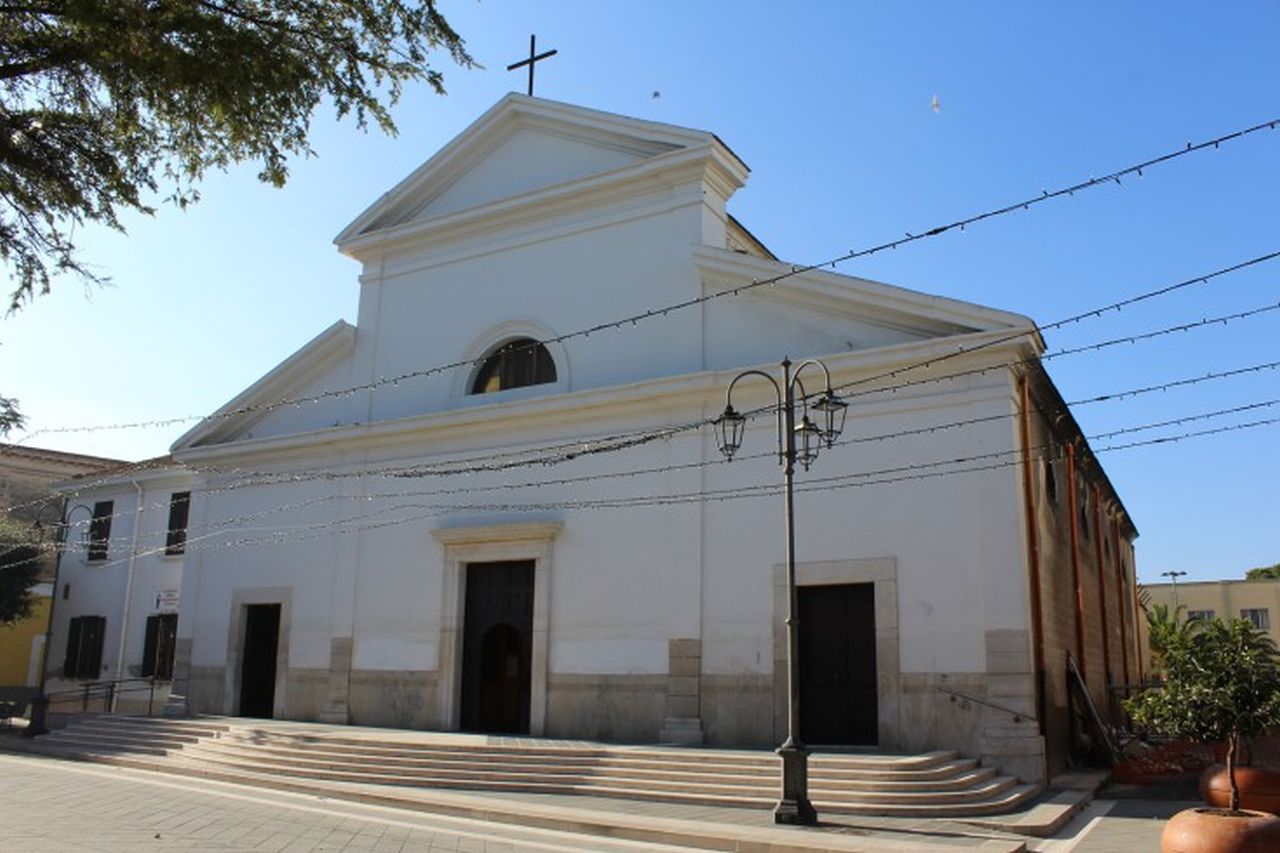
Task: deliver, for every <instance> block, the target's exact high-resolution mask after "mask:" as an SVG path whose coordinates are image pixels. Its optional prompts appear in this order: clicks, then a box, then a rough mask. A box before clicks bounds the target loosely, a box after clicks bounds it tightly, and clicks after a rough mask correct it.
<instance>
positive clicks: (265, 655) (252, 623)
mask: <svg viewBox="0 0 1280 853" xmlns="http://www.w3.org/2000/svg"><path fill="white" fill-rule="evenodd" d="M244 610H245V613H244V653H243V656H242V657H241V660H240V716H242V717H266V718H268V719H269V718H270V717H272V716H273V715H274V712H275V702H276V652H277V651H278V649H279V646H280V605H279V604H249V605H246V606H245V609H244Z"/></svg>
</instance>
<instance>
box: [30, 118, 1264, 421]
mask: <svg viewBox="0 0 1280 853" xmlns="http://www.w3.org/2000/svg"><path fill="white" fill-rule="evenodd" d="M1278 123H1280V118H1277V119H1271V120H1268V121H1264V122H1261V123H1259V124H1256V125H1252V126H1250V127H1246V128H1243V129H1240V130H1236V131H1233V132H1230V133H1225V134H1222V135H1219V136H1216V137H1213V138H1211V139H1207V140H1204V141H1202V142H1199V143H1194V144H1193V143H1191V142H1188V143H1186V145H1185V146H1184V147H1182V148H1178V149H1174V150H1172V151H1168V152H1166V153H1164V154H1160V155H1158V156H1155V157H1151V158H1148V159H1146V160H1143V161H1141V162H1138V163H1134V164H1132V165H1129V166H1125V167H1123V168H1120V169H1116V170H1114V171H1112V172H1108V173H1106V174H1104V175H1101V176H1099V177H1090V178H1088V179H1087V180H1084V181H1079V182H1077V183H1075V184H1071V185H1068V186H1063V187H1059V188H1058V189H1055V190H1041V192H1040V194H1039V195H1035V196H1032V197H1029V198H1025V199H1023V200H1021V201H1015V202H1012V203H1009V204H1006V205H1003V206H1001V207H997V208H994V209H991V210H987V211H983V212H981V213H977V214H972V215H970V216H967V217H964V218H961V219H957V220H954V221H952V222H949V223H945V224H941V225H935V226H933V227H931V228H928V229H925V230H922V231H919V232H914V233H913V232H910V231H908V232H906V233H905V234H904V236H902V237H899V238H897V239H894V240H888V241H885V242H882V243H878V244H875V245H872V246H868V247H865V248H862V249H850V250H849V251H847V252H844V253H842V254H839V255H836V256H835V257H832V258H828V259H827V260H824V261H819V262H816V263H810V264H792V265H791V268H790V269H789V270H784V271H782V272H780V273H778V274H777V275H773V276H768V277H765V278H756V279H752V280H751V281H750V282H748V283H746V284H742V285H738V286H737V287H732V288H727V289H725V290H720V291H713V292H711V293H704V294H701V295H700V296H696V297H691V298H689V299H685V300H681V301H679V302H675V303H671V304H668V305H665V306H662V307H659V308H653V309H648V310H645V311H643V312H638V313H634V314H630V315H628V316H624V317H622V318H620V319H617V320H610V321H607V322H602V323H597V324H594V325H591V326H587V327H584V328H580V329H576V330H573V331H570V332H565V333H563V334H560V335H554V336H552V337H549V338H545V339H542V340H538V341H532V342H530V343H528V344H524V345H523V346H524V347H527V348H530V349H532V348H535V347H537V346H545V345H546V344H549V343H563V342H565V341H568V340H572V339H574V338H579V337H582V338H586V337H589V336H590V335H592V334H596V333H599V332H604V331H610V330H624V329H626V328H628V327H635V326H637V325H638V324H639V323H640V322H642V321H647V320H651V319H654V318H656V317H665V316H667V315H669V314H670V313H671V312H673V311H681V310H684V309H686V308H691V307H694V306H697V305H702V304H705V303H707V302H711V301H714V300H717V299H722V298H725V297H728V296H738V295H740V294H742V293H745V292H748V291H751V290H754V289H757V288H760V287H766V286H776V285H777V284H778V283H780V282H782V281H785V280H787V279H789V278H792V277H794V276H798V275H803V274H806V273H810V272H814V271H818V270H822V269H826V268H828V267H829V268H832V269H834V268H835V267H837V266H838V265H840V264H842V263H847V262H849V261H852V260H856V259H858V258H864V257H869V256H871V255H875V254H879V253H881V252H885V251H892V250H895V249H897V248H899V247H901V246H905V245H908V244H910V243H915V242H917V241H920V240H925V239H929V238H932V237H937V236H940V235H942V234H946V233H949V232H952V231H957V230H958V231H964V230H965V229H966V228H967V227H968V226H970V225H975V224H978V223H981V222H985V221H987V220H990V219H994V218H997V217H1001V216H1005V215H1007V214H1010V213H1014V212H1016V211H1020V210H1023V211H1025V210H1030V209H1031V207H1032V206H1033V205H1040V204H1044V203H1046V202H1048V201H1051V200H1055V199H1061V198H1064V197H1070V196H1074V195H1075V194H1076V193H1077V192H1082V191H1085V190H1089V189H1093V188H1095V187H1099V186H1106V185H1111V184H1115V185H1121V184H1122V179H1123V178H1126V177H1130V176H1137V177H1142V176H1143V175H1144V172H1145V170H1147V169H1150V168H1151V167H1153V166H1157V165H1161V164H1164V163H1168V162H1170V161H1173V160H1176V159H1179V158H1182V157H1185V156H1188V155H1190V154H1193V153H1197V152H1200V151H1206V150H1209V149H1218V148H1220V147H1221V146H1222V145H1223V144H1226V143H1230V142H1234V141H1237V140H1240V139H1243V138H1245V137H1248V136H1252V135H1254V134H1256V133H1260V132H1262V131H1264V130H1275V129H1276V126H1277V124H1278ZM1134 301H1137V300H1134ZM1122 304H1131V303H1122ZM1104 310H1110V309H1104ZM1116 310H1118V307H1117V309H1116ZM1086 316H1087V315H1086ZM1063 322H1072V321H1071V320H1066V321H1063ZM1044 328H1049V327H1044ZM487 357H488V355H487V354H486V355H482V356H479V357H476V358H467V359H458V360H455V361H452V362H448V363H445V364H440V365H436V366H433V367H426V368H420V369H415V370H410V371H405V372H403V373H400V374H397V375H394V376H387V377H378V378H377V379H373V380H370V381H369V382H363V383H359V384H356V385H351V386H348V387H345V388H339V389H326V390H324V391H319V392H316V393H315V394H309V395H302V396H297V397H283V398H280V399H278V400H275V401H271V402H267V403H251V404H246V405H244V406H239V407H234V408H231V409H228V410H225V411H218V412H214V413H211V414H191V415H182V416H177V417H170V418H160V419H153V420H140V421H131V422H126V423H117V424H98V425H85V426H67V427H44V428H40V429H37V430H33V431H31V432H30V433H27V434H26V435H25V436H24V437H23V438H22V441H23V442H25V441H28V440H30V439H31V438H34V437H36V436H38V435H47V434H55V433H79V432H98V431H105V430H120V429H138V428H146V427H160V426H166V427H167V426H174V425H177V424H181V423H189V422H192V421H212V420H222V419H228V418H233V417H239V416H240V415H244V414H262V413H267V412H271V411H274V410H275V409H278V408H283V407H287V406H295V407H301V406H302V405H303V404H314V403H319V402H321V401H322V400H326V399H333V398H337V397H343V396H350V395H353V394H356V393H360V392H364V391H372V390H375V389H377V388H381V387H385V386H388V385H392V386H394V385H399V384H400V383H401V382H406V381H410V380H414V379H421V378H426V377H428V376H433V375H436V374H440V373H444V372H447V371H451V370H455V369H459V368H464V367H475V366H477V365H479V364H482V363H483V362H484V361H485V359H486V358H487Z"/></svg>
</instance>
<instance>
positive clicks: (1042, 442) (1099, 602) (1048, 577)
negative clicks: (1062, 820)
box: [1030, 401, 1139, 774]
mask: <svg viewBox="0 0 1280 853" xmlns="http://www.w3.org/2000/svg"><path fill="white" fill-rule="evenodd" d="M1030 426H1031V445H1032V447H1033V448H1034V449H1035V457H1036V461H1035V463H1034V464H1035V468H1034V475H1033V477H1032V481H1033V491H1034V502H1035V505H1036V515H1037V518H1036V523H1037V525H1038V533H1039V543H1040V557H1039V562H1040V571H1041V606H1042V613H1043V622H1044V632H1045V634H1044V649H1045V676H1044V679H1045V685H1044V691H1045V716H1046V732H1047V735H1046V737H1047V749H1048V762H1049V772H1050V774H1054V773H1059V772H1062V771H1064V770H1066V769H1067V767H1068V759H1069V757H1070V754H1071V751H1072V738H1073V721H1072V711H1071V701H1070V694H1069V685H1068V675H1067V663H1066V659H1067V655H1068V653H1070V654H1071V655H1072V656H1073V657H1075V658H1076V659H1077V661H1078V662H1079V664H1080V668H1081V671H1082V672H1083V674H1084V677H1085V682H1086V684H1087V685H1088V687H1089V694H1090V696H1091V697H1092V699H1093V702H1094V704H1095V705H1096V706H1097V707H1098V708H1099V710H1100V712H1101V713H1103V714H1104V715H1109V714H1113V713H1118V709H1117V708H1115V707H1113V706H1112V703H1111V697H1110V695H1109V691H1108V686H1109V685H1112V684H1122V683H1124V682H1125V680H1126V678H1127V679H1128V681H1129V682H1130V683H1136V682H1137V681H1138V679H1139V661H1138V654H1137V649H1136V646H1135V642H1134V634H1133V626H1134V617H1135V612H1134V603H1133V590H1134V578H1135V575H1134V561H1133V547H1132V543H1131V542H1130V541H1129V540H1128V539H1127V538H1126V534H1125V532H1124V531H1125V528H1124V527H1123V526H1122V524H1121V522H1120V519H1119V518H1118V516H1117V515H1116V513H1115V511H1114V509H1113V508H1111V507H1109V506H1107V505H1106V502H1105V500H1104V501H1102V502H1101V503H1099V502H1098V500H1097V494H1096V493H1095V490H1094V486H1095V485H1099V486H1100V485H1101V482H1100V480H1099V479H1098V476H1097V474H1096V469H1095V468H1091V467H1090V466H1088V465H1086V464H1084V463H1083V462H1082V461H1081V460H1080V455H1079V452H1077V457H1076V459H1077V461H1081V464H1079V465H1076V466H1075V477H1076V484H1075V489H1074V492H1075V505H1074V506H1073V505H1072V503H1071V494H1072V489H1071V484H1070V481H1069V473H1068V469H1069V467H1071V466H1070V465H1069V462H1068V452H1067V449H1066V446H1065V444H1064V442H1063V440H1062V439H1061V438H1060V437H1059V436H1058V435H1056V434H1055V431H1054V429H1053V428H1052V418H1051V416H1050V415H1049V414H1048V413H1046V412H1045V411H1044V409H1043V408H1041V407H1040V406H1038V405H1036V404H1035V403H1034V401H1033V413H1032V418H1031V423H1030ZM1073 515H1074V521H1075V528H1076V533H1075V538H1076V563H1075V565H1074V566H1073V563H1072V553H1071V552H1072V520H1073V518H1072V517H1073ZM1099 520H1100V521H1101V525H1100V528H1101V529H1099V524H1098V521H1099ZM1099 543H1101V552H1100V553H1099ZM1099 557H1100V558H1101V559H1099ZM1099 562H1101V564H1102V572H1101V578H1100V577H1099ZM1077 575H1078V579H1079V592H1078V593H1077ZM1104 613H1105V618H1104ZM1081 616H1083V620H1081ZM1104 623H1105V630H1106V646H1105V651H1106V654H1105V656H1104V643H1103V631H1104ZM1077 625H1079V626H1081V627H1080V633H1079V634H1078V633H1077ZM1081 636H1082V637H1083V651H1084V654H1083V656H1081V655H1080V653H1079V643H1080V638H1081Z"/></svg>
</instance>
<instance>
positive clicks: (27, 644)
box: [0, 583, 53, 687]
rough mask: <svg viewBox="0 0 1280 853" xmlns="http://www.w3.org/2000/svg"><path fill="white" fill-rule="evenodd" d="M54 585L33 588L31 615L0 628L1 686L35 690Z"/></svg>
mask: <svg viewBox="0 0 1280 853" xmlns="http://www.w3.org/2000/svg"><path fill="white" fill-rule="evenodd" d="M52 590H53V585H52V584H48V583H42V584H39V585H38V586H36V587H35V588H34V589H33V590H32V593H33V594H34V595H35V599H36V601H35V605H34V606H33V607H32V609H31V615H30V616H28V617H27V618H26V619H23V620H22V621H21V622H16V623H14V624H12V625H0V685H5V686H10V687H16V686H20V685H27V686H31V687H34V686H35V685H36V684H38V683H39V678H40V653H41V651H42V650H43V649H44V634H45V630H46V629H47V628H48V627H49V602H50V593H51V592H52Z"/></svg>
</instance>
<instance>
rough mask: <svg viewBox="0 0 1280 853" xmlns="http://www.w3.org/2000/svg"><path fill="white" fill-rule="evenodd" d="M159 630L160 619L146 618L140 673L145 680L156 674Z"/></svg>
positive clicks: (154, 617) (157, 617)
mask: <svg viewBox="0 0 1280 853" xmlns="http://www.w3.org/2000/svg"><path fill="white" fill-rule="evenodd" d="M159 629H160V617H159V616H148V617H147V635H146V639H145V640H143V642H142V671H141V673H140V674H141V675H142V676H143V677H144V678H146V677H147V676H150V675H155V674H156V639H157V635H158V634H159Z"/></svg>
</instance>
